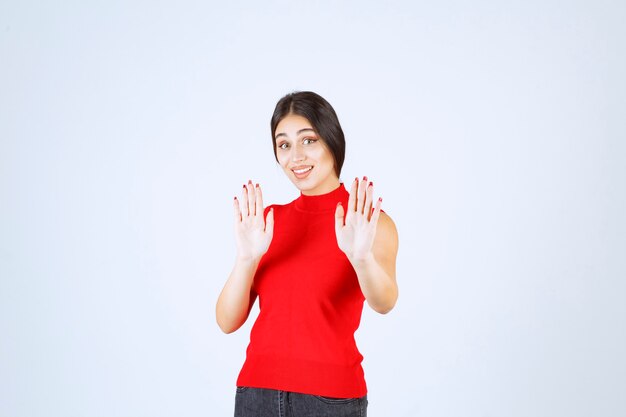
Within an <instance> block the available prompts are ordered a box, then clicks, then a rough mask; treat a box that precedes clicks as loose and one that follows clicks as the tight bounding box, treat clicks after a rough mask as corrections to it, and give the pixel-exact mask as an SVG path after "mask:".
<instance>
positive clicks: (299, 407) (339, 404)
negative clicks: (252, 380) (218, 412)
mask: <svg viewBox="0 0 626 417" xmlns="http://www.w3.org/2000/svg"><path fill="white" fill-rule="evenodd" d="M235 417H367V395H365V396H364V397H360V398H330V397H321V396H319V395H309V394H299V393H296V392H288V391H277V390H273V389H265V388H248V387H237V393H236V395H235Z"/></svg>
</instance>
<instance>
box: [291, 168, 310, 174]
mask: <svg viewBox="0 0 626 417" xmlns="http://www.w3.org/2000/svg"><path fill="white" fill-rule="evenodd" d="M312 168H313V167H308V168H303V169H294V170H293V172H295V173H296V174H304V173H305V172H307V171H310V170H311V169H312Z"/></svg>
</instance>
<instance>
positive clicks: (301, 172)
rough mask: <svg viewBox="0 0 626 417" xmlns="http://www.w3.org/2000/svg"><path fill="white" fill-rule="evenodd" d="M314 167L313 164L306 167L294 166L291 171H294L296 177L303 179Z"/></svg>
mask: <svg viewBox="0 0 626 417" xmlns="http://www.w3.org/2000/svg"><path fill="white" fill-rule="evenodd" d="M312 169H313V166H312V165H309V166H304V167H298V168H292V169H291V171H292V172H293V173H294V175H295V176H296V178H299V179H302V178H306V176H307V175H309V172H311V170H312Z"/></svg>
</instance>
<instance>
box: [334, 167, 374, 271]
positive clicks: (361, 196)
mask: <svg viewBox="0 0 626 417" xmlns="http://www.w3.org/2000/svg"><path fill="white" fill-rule="evenodd" d="M373 193H374V186H373V184H372V183H371V182H370V183H368V181H367V177H363V180H361V181H359V180H358V178H357V179H355V180H354V181H353V183H352V187H351V189H350V197H349V198H348V207H347V208H346V211H345V222H344V208H343V206H342V205H337V209H336V210H335V234H336V236H337V245H338V246H339V249H341V250H342V251H343V252H344V253H345V254H346V256H347V257H348V259H350V260H357V261H358V260H362V259H365V258H367V257H368V256H369V255H370V254H371V252H372V246H373V245H374V237H375V236H376V226H377V224H378V218H379V216H380V206H381V203H382V199H380V198H379V199H378V200H377V202H376V207H375V209H374V210H373V211H372V197H373Z"/></svg>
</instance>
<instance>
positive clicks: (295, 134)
mask: <svg viewBox="0 0 626 417" xmlns="http://www.w3.org/2000/svg"><path fill="white" fill-rule="evenodd" d="M274 137H275V138H276V156H277V157H278V163H279V164H280V166H281V167H282V168H283V170H284V171H285V174H286V175H287V177H288V178H289V179H290V180H291V182H293V183H294V185H295V186H296V187H298V189H299V190H300V191H301V192H302V194H304V195H320V194H326V193H329V192H331V191H333V190H334V189H335V188H337V187H339V178H338V177H337V174H336V173H335V168H334V166H335V161H334V159H333V155H332V154H331V152H330V151H329V150H328V147H327V146H326V144H325V143H324V141H323V140H322V138H320V137H319V135H318V134H317V133H315V130H314V129H313V126H312V125H311V123H310V122H309V121H308V120H307V119H306V118H305V117H302V116H299V115H297V114H289V115H287V116H285V118H283V119H282V120H281V121H280V122H279V123H278V125H276V131H275V132H274Z"/></svg>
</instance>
